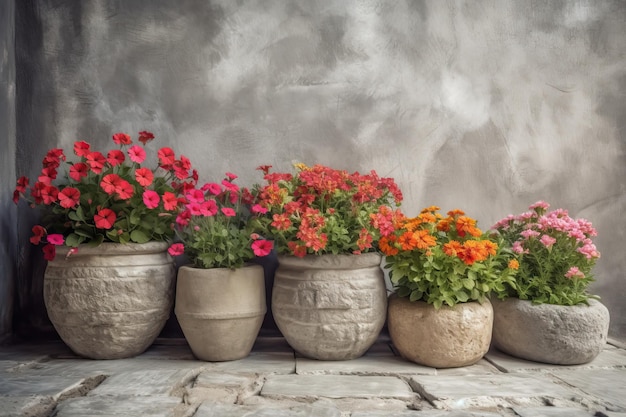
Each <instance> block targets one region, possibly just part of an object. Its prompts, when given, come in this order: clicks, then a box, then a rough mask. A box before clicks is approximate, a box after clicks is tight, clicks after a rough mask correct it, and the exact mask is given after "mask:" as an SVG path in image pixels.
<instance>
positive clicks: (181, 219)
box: [176, 210, 191, 227]
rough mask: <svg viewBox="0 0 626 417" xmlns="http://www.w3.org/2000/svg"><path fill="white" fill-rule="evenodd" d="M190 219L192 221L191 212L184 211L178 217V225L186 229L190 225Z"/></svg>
mask: <svg viewBox="0 0 626 417" xmlns="http://www.w3.org/2000/svg"><path fill="white" fill-rule="evenodd" d="M190 219H191V211H189V210H185V211H182V212H181V213H180V214H179V215H178V216H176V223H177V224H178V225H180V226H182V227H184V226H187V225H188V224H189V220H190Z"/></svg>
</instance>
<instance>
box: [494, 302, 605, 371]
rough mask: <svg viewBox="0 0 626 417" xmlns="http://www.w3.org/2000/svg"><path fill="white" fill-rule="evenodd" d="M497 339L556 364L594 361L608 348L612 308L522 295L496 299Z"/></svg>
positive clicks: (513, 350) (506, 348) (516, 352)
mask: <svg viewBox="0 0 626 417" xmlns="http://www.w3.org/2000/svg"><path fill="white" fill-rule="evenodd" d="M493 308H494V315H495V317H494V325H493V343H494V346H495V347H496V348H498V349H499V350H501V351H503V352H505V353H508V354H509V355H512V356H516V357H518V358H522V359H527V360H530V361H535V362H544V363H551V364H556V365H577V364H583V363H587V362H590V361H591V360H593V359H594V358H595V357H596V356H598V354H599V353H600V352H601V351H602V349H603V348H604V345H605V344H606V338H607V334H608V330H609V320H610V318H609V311H608V309H607V308H606V307H605V306H604V305H603V304H602V303H600V302H599V301H597V300H589V305H586V304H578V305H575V306H559V305H553V304H535V305H533V304H532V303H531V302H530V301H527V300H520V299H518V298H507V299H505V300H493Z"/></svg>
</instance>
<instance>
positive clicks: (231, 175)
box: [226, 172, 238, 181]
mask: <svg viewBox="0 0 626 417" xmlns="http://www.w3.org/2000/svg"><path fill="white" fill-rule="evenodd" d="M226 177H228V179H229V180H231V181H233V180H236V179H237V178H238V177H237V176H236V175H235V174H233V173H232V172H227V173H226Z"/></svg>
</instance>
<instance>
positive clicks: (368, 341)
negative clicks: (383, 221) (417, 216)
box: [254, 164, 402, 360]
mask: <svg viewBox="0 0 626 417" xmlns="http://www.w3.org/2000/svg"><path fill="white" fill-rule="evenodd" d="M270 168H271V167H270V166H262V167H259V169H260V170H261V171H263V174H264V179H265V184H263V185H258V186H257V187H256V188H255V192H254V194H255V196H256V203H257V204H258V205H259V206H260V207H263V208H264V209H266V210H267V213H265V215H264V216H262V217H260V218H259V219H258V220H257V221H256V222H255V224H256V227H257V231H258V233H259V234H262V235H264V236H267V237H268V238H271V239H273V241H274V245H275V248H276V251H277V253H278V263H279V266H278V269H277V271H276V274H275V277H274V285H273V289H272V313H273V315H274V319H275V321H276V324H277V326H278V328H279V329H280V331H281V332H282V334H283V335H284V337H285V339H286V340H287V342H288V343H289V344H290V345H291V346H292V347H293V348H294V349H295V350H296V351H297V352H299V353H300V354H302V355H304V356H307V357H309V358H313V359H322V360H345V359H352V358H356V357H359V356H361V355H363V354H364V353H365V351H367V349H369V347H371V345H372V344H373V343H374V342H375V341H376V339H377V337H378V334H379V333H380V330H381V328H382V326H383V324H384V321H385V312H386V306H387V301H386V298H387V297H386V289H385V283H384V276H383V273H382V270H381V268H380V263H381V255H380V254H379V253H377V252H376V249H377V241H378V237H379V231H378V229H377V228H376V227H375V225H374V224H373V220H372V218H371V215H372V214H375V213H377V212H378V211H379V210H380V209H381V208H382V207H386V208H387V209H388V210H391V207H392V206H394V205H396V204H400V202H401V200H402V193H401V192H400V190H399V188H398V187H397V185H396V184H395V182H394V181H393V179H391V178H381V177H379V176H378V175H377V174H376V172H374V171H371V172H370V173H369V174H360V173H358V172H354V173H349V172H347V171H345V170H339V169H333V168H329V167H326V166H323V165H314V166H311V167H309V166H306V165H304V164H297V165H296V169H297V170H296V172H295V174H292V173H289V172H287V173H285V172H270Z"/></svg>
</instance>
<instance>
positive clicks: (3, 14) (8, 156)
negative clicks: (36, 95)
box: [0, 0, 17, 342]
mask: <svg viewBox="0 0 626 417" xmlns="http://www.w3.org/2000/svg"><path fill="white" fill-rule="evenodd" d="M14 15H15V5H14V1H13V0H6V1H2V2H0V236H2V239H0V271H2V272H1V273H0V342H1V341H3V340H5V339H8V337H9V336H10V335H11V334H12V332H13V300H14V296H15V295H14V292H15V276H16V265H17V260H16V256H17V242H16V237H17V227H16V219H17V215H16V214H17V211H16V208H15V205H14V204H13V201H12V191H13V189H14V188H15V17H14Z"/></svg>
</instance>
